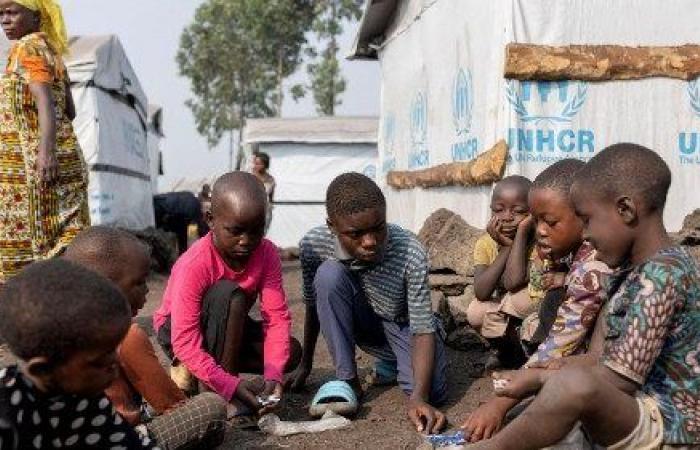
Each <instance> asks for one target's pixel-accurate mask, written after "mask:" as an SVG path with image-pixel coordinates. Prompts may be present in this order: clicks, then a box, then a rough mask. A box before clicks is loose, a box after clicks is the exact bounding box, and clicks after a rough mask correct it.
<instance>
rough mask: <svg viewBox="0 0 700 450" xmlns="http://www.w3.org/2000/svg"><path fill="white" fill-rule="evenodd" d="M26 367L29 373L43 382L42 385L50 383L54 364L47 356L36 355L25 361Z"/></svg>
mask: <svg viewBox="0 0 700 450" xmlns="http://www.w3.org/2000/svg"><path fill="white" fill-rule="evenodd" d="M24 368H25V371H26V372H27V374H28V375H29V376H30V377H32V378H34V379H36V380H39V381H40V382H41V384H42V385H50V384H51V377H52V376H53V370H54V365H53V364H51V362H50V361H49V359H48V358H47V357H45V356H35V357H34V358H30V359H29V360H27V361H25V363H24Z"/></svg>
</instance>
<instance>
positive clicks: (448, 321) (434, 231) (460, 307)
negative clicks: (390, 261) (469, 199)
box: [418, 209, 484, 350]
mask: <svg viewBox="0 0 700 450" xmlns="http://www.w3.org/2000/svg"><path fill="white" fill-rule="evenodd" d="M483 233H484V231H483V230H480V229H478V228H474V227H472V226H471V225H469V224H468V223H467V222H465V221H464V219H462V218H461V217H460V216H459V215H458V214H455V213H454V212H452V211H449V210H447V209H439V210H437V211H435V212H434V213H433V214H432V215H431V216H430V217H428V219H427V220H426V221H425V223H424V224H423V228H421V230H420V232H419V233H418V239H419V240H420V241H421V242H422V243H423V245H424V246H425V248H426V250H427V251H428V258H429V259H430V275H429V278H430V286H431V298H432V301H433V310H434V311H435V312H436V313H437V314H438V315H439V316H440V318H441V319H442V322H443V325H444V327H445V331H446V332H447V344H448V345H450V346H451V347H453V348H457V349H460V350H472V349H474V347H475V346H483V345H484V342H483V340H482V339H481V338H480V337H479V336H478V334H477V333H476V332H474V330H472V329H471V328H470V327H469V325H468V324H467V307H468V306H469V303H470V302H471V301H472V300H474V289H473V287H472V285H473V284H474V263H473V261H472V255H473V253H474V243H475V242H476V240H477V239H478V238H479V237H480V236H481V235H482V234H483Z"/></svg>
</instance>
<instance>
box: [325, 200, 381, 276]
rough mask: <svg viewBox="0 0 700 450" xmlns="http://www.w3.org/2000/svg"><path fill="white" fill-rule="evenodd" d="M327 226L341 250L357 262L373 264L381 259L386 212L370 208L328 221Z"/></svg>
mask: <svg viewBox="0 0 700 450" xmlns="http://www.w3.org/2000/svg"><path fill="white" fill-rule="evenodd" d="M328 226H329V227H330V228H331V230H333V232H334V233H335V235H336V236H337V237H338V241H339V242H340V245H341V246H342V247H343V249H344V250H345V251H346V252H347V253H348V254H349V255H350V256H352V257H353V258H355V259H357V260H358V261H364V262H368V263H373V262H376V261H377V260H379V258H380V257H381V255H382V253H383V251H384V246H385V245H386V236H387V228H386V211H385V210H384V209H383V208H381V209H380V208H370V209H366V210H364V211H361V212H358V213H355V214H349V215H346V216H336V217H332V218H329V219H328Z"/></svg>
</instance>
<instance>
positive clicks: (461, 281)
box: [428, 273, 474, 296]
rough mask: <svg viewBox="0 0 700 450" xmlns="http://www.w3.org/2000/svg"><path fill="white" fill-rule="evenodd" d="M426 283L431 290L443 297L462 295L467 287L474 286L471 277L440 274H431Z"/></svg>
mask: <svg viewBox="0 0 700 450" xmlns="http://www.w3.org/2000/svg"><path fill="white" fill-rule="evenodd" d="M428 281H429V282H430V288H431V289H433V290H438V291H440V292H442V293H443V294H445V295H453V296H454V295H462V294H464V290H465V289H466V288H467V287H468V286H470V285H472V284H474V279H473V278H472V277H465V276H464V275H455V274H442V273H431V274H430V275H429V276H428Z"/></svg>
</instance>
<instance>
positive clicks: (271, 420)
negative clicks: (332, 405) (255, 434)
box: [258, 410, 352, 436]
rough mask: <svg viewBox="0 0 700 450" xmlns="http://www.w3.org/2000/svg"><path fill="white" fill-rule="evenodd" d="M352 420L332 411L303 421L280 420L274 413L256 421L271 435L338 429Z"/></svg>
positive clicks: (348, 424)
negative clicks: (314, 418)
mask: <svg viewBox="0 0 700 450" xmlns="http://www.w3.org/2000/svg"><path fill="white" fill-rule="evenodd" d="M351 423H352V422H351V421H350V420H348V419H346V418H345V417H343V416H339V415H338V414H336V413H334V412H333V411H330V410H329V411H326V413H325V414H324V415H323V416H322V417H321V418H320V419H319V420H309V421H304V422H288V421H284V420H280V418H279V417H277V415H276V414H265V415H264V416H262V417H261V418H260V420H259V421H258V427H260V429H261V430H262V431H264V432H265V433H267V434H271V435H273V436H291V435H293V434H300V433H320V432H322V431H328V430H339V429H341V428H345V427H348V426H350V424H351Z"/></svg>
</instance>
